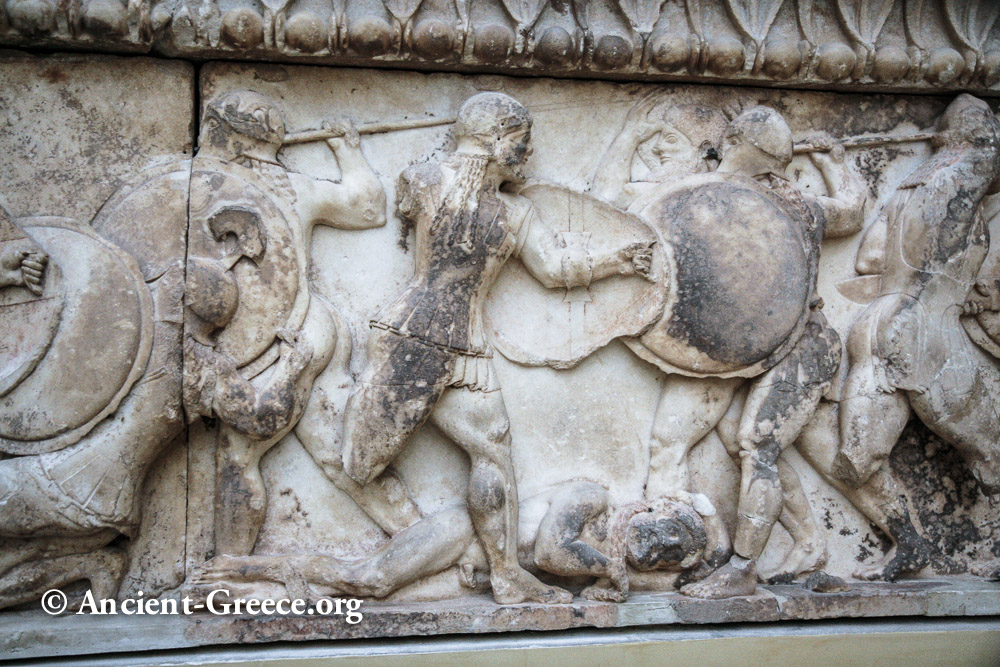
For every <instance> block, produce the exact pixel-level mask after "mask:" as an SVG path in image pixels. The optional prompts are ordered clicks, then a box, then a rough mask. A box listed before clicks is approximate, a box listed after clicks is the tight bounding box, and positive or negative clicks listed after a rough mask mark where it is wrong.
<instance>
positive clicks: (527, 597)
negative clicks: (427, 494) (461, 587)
mask: <svg viewBox="0 0 1000 667" xmlns="http://www.w3.org/2000/svg"><path fill="white" fill-rule="evenodd" d="M431 420H432V421H433V423H434V424H435V425H436V426H437V427H438V428H439V429H441V431H442V432H443V433H444V434H445V435H446V436H448V437H449V438H450V439H451V440H452V441H453V442H455V443H456V444H457V445H459V446H460V447H462V449H464V450H465V451H466V452H467V453H468V454H469V459H470V462H471V464H472V470H471V473H470V476H469V495H468V505H469V514H470V515H471V516H472V523H473V525H474V526H475V527H476V534H477V535H478V536H479V539H480V541H481V542H482V545H483V548H484V550H485V551H486V557H487V559H488V560H489V563H490V582H491V584H492V586H493V597H494V599H495V600H496V601H497V602H499V603H500V604H516V603H519V602H526V601H535V602H547V603H567V602H570V601H571V600H572V596H571V595H570V594H569V593H567V592H566V591H564V590H561V589H559V588H555V587H553V586H546V585H545V584H543V583H542V582H540V581H538V579H536V578H535V577H533V576H532V575H531V574H529V573H528V572H527V571H526V570H524V569H523V568H522V567H521V565H520V563H519V562H518V556H517V547H518V541H517V513H518V506H517V503H518V499H517V486H516V482H515V478H514V466H513V464H512V462H511V451H510V449H511V440H510V427H509V424H508V421H507V409H506V407H505V406H504V402H503V397H502V396H501V395H500V392H499V391H490V392H484V391H472V390H469V389H465V388H451V389H447V390H445V392H444V394H443V395H442V396H441V399H440V400H439V401H438V404H437V407H436V408H435V409H434V412H433V414H432V415H431Z"/></svg>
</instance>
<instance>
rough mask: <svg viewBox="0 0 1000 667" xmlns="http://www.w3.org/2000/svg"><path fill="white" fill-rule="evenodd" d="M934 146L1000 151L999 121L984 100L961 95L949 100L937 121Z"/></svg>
mask: <svg viewBox="0 0 1000 667" xmlns="http://www.w3.org/2000/svg"><path fill="white" fill-rule="evenodd" d="M937 129H938V131H937V134H936V135H935V136H934V139H933V144H934V146H935V147H948V148H969V147H977V148H989V149H991V150H993V151H994V152H996V151H997V150H1000V122H998V121H997V117H996V116H995V115H994V114H993V110H992V109H990V107H989V105H988V104H986V102H984V101H983V100H981V99H979V98H976V97H973V96H972V95H968V94H964V93H963V94H962V95H959V96H958V97H956V98H955V99H954V100H952V102H951V104H949V105H948V108H946V109H945V110H944V113H943V114H941V118H939V119H938V128H937Z"/></svg>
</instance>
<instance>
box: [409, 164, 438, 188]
mask: <svg viewBox="0 0 1000 667" xmlns="http://www.w3.org/2000/svg"><path fill="white" fill-rule="evenodd" d="M442 178H443V173H442V166H441V163H440V162H417V163H414V164H411V165H410V166H409V167H407V168H406V169H404V170H403V171H402V173H401V174H400V175H399V186H400V187H407V188H411V189H413V188H435V187H438V186H440V185H441V180H442Z"/></svg>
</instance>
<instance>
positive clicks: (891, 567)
mask: <svg viewBox="0 0 1000 667" xmlns="http://www.w3.org/2000/svg"><path fill="white" fill-rule="evenodd" d="M932 548H933V546H932V545H931V544H929V543H928V542H926V541H924V540H923V539H922V538H921V539H920V541H919V542H899V543H898V544H896V545H894V546H893V547H892V548H891V549H889V551H888V552H887V553H886V554H885V556H883V557H882V558H881V559H880V560H878V561H876V562H875V563H872V564H870V565H862V566H861V567H859V568H858V569H857V570H855V572H854V576H855V577H856V578H858V579H863V580H865V581H895V580H896V579H898V578H899V577H900V575H903V574H907V573H910V572H919V571H920V570H922V569H924V568H925V567H927V566H928V565H930V564H931V549H932Z"/></svg>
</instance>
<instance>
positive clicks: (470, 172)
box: [343, 93, 652, 604]
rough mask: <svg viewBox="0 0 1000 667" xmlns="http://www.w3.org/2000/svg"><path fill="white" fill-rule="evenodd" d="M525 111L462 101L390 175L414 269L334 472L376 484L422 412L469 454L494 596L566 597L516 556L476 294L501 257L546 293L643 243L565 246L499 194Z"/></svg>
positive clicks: (525, 207)
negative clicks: (447, 122) (432, 155)
mask: <svg viewBox="0 0 1000 667" xmlns="http://www.w3.org/2000/svg"><path fill="white" fill-rule="evenodd" d="M530 133H531V117H530V116H529V114H528V111H527V109H525V108H524V107H523V106H522V105H521V104H519V103H518V102H517V101H515V100H514V99H512V98H511V97H509V96H507V95H503V94H499V93H481V94H478V95H475V96H474V97H472V98H470V99H469V100H467V101H466V102H465V103H464V104H463V105H462V107H461V109H460V111H459V114H458V120H457V122H456V125H455V138H456V142H457V149H456V151H455V152H454V153H453V154H452V155H451V156H450V157H448V158H447V159H446V160H444V161H443V162H440V163H434V162H428V163H421V164H416V165H413V166H411V167H409V168H408V169H406V170H405V171H404V172H403V174H402V175H401V176H400V180H399V186H398V188H397V193H398V194H397V196H398V206H397V210H398V211H399V213H400V215H401V216H402V217H404V218H405V219H407V220H408V221H410V222H411V223H412V224H414V225H415V227H416V267H415V272H414V277H413V279H412V280H411V282H410V284H409V286H408V287H407V288H406V290H405V291H404V292H403V293H402V294H401V295H400V296H399V297H398V298H397V299H396V300H395V301H394V302H393V303H392V304H390V305H389V306H387V307H385V308H384V309H383V310H382V311H381V312H380V313H379V314H378V315H376V317H375V319H374V320H373V321H372V323H371V324H372V328H373V330H372V333H371V336H370V338H369V341H368V365H367V367H366V368H365V370H364V372H363V374H362V377H361V379H360V381H359V384H358V386H357V388H356V390H355V392H354V393H353V395H352V396H351V399H350V402H349V404H348V408H347V423H346V427H345V442H344V452H343V460H344V468H345V471H346V473H347V474H348V475H349V476H350V477H351V478H353V479H354V480H355V481H357V482H358V483H360V484H367V483H370V482H372V481H373V480H375V479H376V478H377V477H378V476H379V474H380V473H381V472H382V471H383V470H384V469H385V467H386V466H387V465H388V464H389V463H390V462H392V461H393V459H394V458H395V457H396V456H397V455H398V454H399V452H400V451H401V450H402V448H403V446H404V445H405V443H406V441H407V439H408V438H409V436H410V435H411V434H412V433H413V432H414V431H415V430H416V429H417V428H418V427H419V426H420V425H421V424H423V423H424V422H425V421H426V420H428V419H430V420H431V422H432V423H434V424H435V425H436V426H437V427H438V428H440V429H441V431H442V432H443V433H444V434H445V435H446V436H448V438H450V439H451V440H452V441H454V442H455V443H456V444H458V445H459V446H460V447H462V448H463V449H465V451H466V452H467V453H468V454H469V456H470V459H471V463H472V471H471V477H470V480H469V492H468V498H467V500H468V509H469V512H470V514H471V517H472V521H473V525H474V526H475V529H476V533H477V535H478V537H479V540H480V541H481V542H482V545H483V547H484V549H485V551H486V556H487V559H488V561H489V565H490V581H491V584H492V588H493V595H494V598H495V599H496V600H497V602H500V603H502V604H510V603H518V602H524V601H538V602H568V601H569V600H570V599H571V596H570V595H569V594H568V593H567V592H565V591H562V590H560V589H557V588H554V587H551V586H546V585H544V584H542V583H541V582H539V581H538V580H537V579H535V577H533V576H532V575H530V574H529V573H528V572H527V571H525V570H524V569H523V568H522V567H521V565H520V564H519V563H518V558H517V543H518V540H517V525H518V520H517V510H518V500H517V490H516V487H515V480H514V470H513V466H512V461H511V454H510V450H511V443H510V432H509V428H508V420H507V410H506V407H505V406H504V401H503V397H502V396H501V393H500V386H499V383H498V380H497V376H496V372H495V371H494V368H493V364H492V360H491V357H492V350H491V349H490V347H489V346H488V345H487V343H486V340H485V337H484V333H483V321H482V318H483V312H482V311H483V301H484V299H485V298H486V296H487V294H488V292H489V290H490V288H491V287H492V285H493V283H494V281H495V280H496V277H497V274H498V272H499V270H500V268H501V267H502V266H503V264H504V263H505V262H506V261H507V260H508V259H509V258H510V257H511V256H512V255H517V256H518V257H520V259H521V261H522V262H523V264H524V266H525V268H527V270H528V272H529V273H530V274H531V275H532V276H534V277H535V278H536V279H537V280H539V282H541V283H542V284H543V285H545V286H546V287H551V288H558V287H577V286H585V285H588V284H589V283H590V282H591V281H595V280H600V279H601V278H604V277H607V276H611V275H634V274H641V275H647V274H648V273H649V270H650V262H651V255H652V250H651V247H650V245H649V244H648V243H632V244H628V245H625V246H624V247H621V248H619V249H617V250H615V251H613V252H609V253H607V254H602V255H595V254H592V253H590V252H589V251H587V250H586V249H585V248H579V247H574V248H569V247H566V246H565V245H563V244H562V243H561V240H560V238H559V237H558V236H557V235H555V234H554V233H552V232H551V231H549V230H547V229H545V227H543V226H542V224H541V222H540V221H539V220H537V219H536V218H537V215H536V213H535V210H534V208H533V206H532V205H531V204H530V202H529V201H528V200H526V199H525V198H523V197H520V196H518V195H515V194H511V193H509V192H506V191H503V190H502V189H501V188H502V186H504V185H508V184H510V185H514V184H517V183H520V182H522V181H523V180H524V176H523V173H522V167H523V165H524V162H525V161H526V160H527V158H528V156H529V155H530V153H531V149H530V147H529V142H530Z"/></svg>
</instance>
